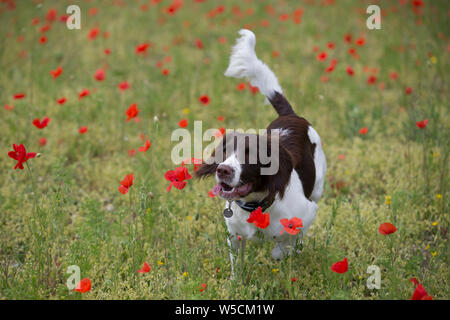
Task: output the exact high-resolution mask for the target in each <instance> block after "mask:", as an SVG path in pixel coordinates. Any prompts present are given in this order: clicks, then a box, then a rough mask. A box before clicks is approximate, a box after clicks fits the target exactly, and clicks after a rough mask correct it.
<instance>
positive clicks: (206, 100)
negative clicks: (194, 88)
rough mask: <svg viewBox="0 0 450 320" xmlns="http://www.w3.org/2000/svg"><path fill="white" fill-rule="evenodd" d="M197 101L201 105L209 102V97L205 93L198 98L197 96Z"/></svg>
mask: <svg viewBox="0 0 450 320" xmlns="http://www.w3.org/2000/svg"><path fill="white" fill-rule="evenodd" d="M198 101H200V102H201V103H202V104H203V105H205V106H206V105H208V104H209V97H208V96H207V95H203V96H201V97H200V98H198Z"/></svg>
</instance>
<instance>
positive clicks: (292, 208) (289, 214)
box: [225, 170, 318, 240]
mask: <svg viewBox="0 0 450 320" xmlns="http://www.w3.org/2000/svg"><path fill="white" fill-rule="evenodd" d="M225 207H228V204H226V206H225ZM317 209H318V207H317V204H315V203H314V202H311V201H309V200H308V199H307V198H306V197H305V195H304V193H303V187H302V183H301V181H300V179H299V177H298V174H297V172H296V171H295V170H293V171H292V173H291V179H290V181H289V184H288V185H287V187H286V191H285V194H284V197H283V199H281V200H280V199H279V198H278V196H277V198H276V200H275V201H274V203H273V204H272V205H271V206H270V207H269V208H268V209H267V210H266V211H265V212H268V213H269V214H270V224H269V226H268V227H267V228H265V229H260V228H257V227H256V226H255V225H254V224H253V223H249V222H247V219H248V217H249V215H250V212H248V211H245V210H243V209H242V208H241V207H239V206H238V205H237V204H236V203H234V202H233V203H232V204H231V210H232V211H233V215H232V216H231V217H230V218H225V222H226V224H227V227H228V231H229V232H230V234H231V235H235V236H237V235H239V236H243V237H245V238H247V239H255V240H257V239H260V238H261V239H263V238H265V239H269V238H271V239H274V238H278V237H280V232H281V230H282V229H283V225H282V224H281V223H280V220H281V219H288V220H290V219H292V218H293V217H297V218H300V219H302V221H303V233H306V231H307V230H308V228H309V227H310V226H311V224H312V223H313V221H314V219H315V217H316V213H317ZM286 236H287V234H286V233H283V237H286Z"/></svg>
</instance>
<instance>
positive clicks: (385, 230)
mask: <svg viewBox="0 0 450 320" xmlns="http://www.w3.org/2000/svg"><path fill="white" fill-rule="evenodd" d="M395 231H397V228H396V227H395V226H394V225H393V224H392V223H389V222H386V223H382V224H381V225H380V227H379V228H378V232H379V233H381V234H382V235H385V236H386V235H388V234H391V233H394V232H395Z"/></svg>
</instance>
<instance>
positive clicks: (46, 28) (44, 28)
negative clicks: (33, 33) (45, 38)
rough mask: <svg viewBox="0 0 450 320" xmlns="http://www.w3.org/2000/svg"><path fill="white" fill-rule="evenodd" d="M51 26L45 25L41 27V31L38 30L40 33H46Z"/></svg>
mask: <svg viewBox="0 0 450 320" xmlns="http://www.w3.org/2000/svg"><path fill="white" fill-rule="evenodd" d="M50 28H51V25H49V24H45V25H43V26H42V27H41V29H40V30H39V31H40V32H41V33H44V32H47V31H48V30H50Z"/></svg>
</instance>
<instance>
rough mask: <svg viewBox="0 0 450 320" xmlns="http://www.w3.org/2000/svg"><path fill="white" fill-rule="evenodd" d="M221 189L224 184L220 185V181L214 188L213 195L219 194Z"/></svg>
mask: <svg viewBox="0 0 450 320" xmlns="http://www.w3.org/2000/svg"><path fill="white" fill-rule="evenodd" d="M220 190H222V186H221V185H220V183H218V184H216V185H215V186H214V188H213V189H212V193H213V195H217V194H218V193H219V192H220Z"/></svg>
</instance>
